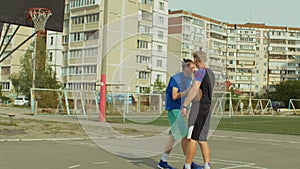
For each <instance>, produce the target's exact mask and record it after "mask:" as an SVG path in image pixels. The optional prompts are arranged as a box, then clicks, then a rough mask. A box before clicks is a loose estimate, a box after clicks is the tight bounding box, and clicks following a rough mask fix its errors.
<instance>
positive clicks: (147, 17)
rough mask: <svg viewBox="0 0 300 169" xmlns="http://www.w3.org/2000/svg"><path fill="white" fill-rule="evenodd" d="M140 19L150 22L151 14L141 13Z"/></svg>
mask: <svg viewBox="0 0 300 169" xmlns="http://www.w3.org/2000/svg"><path fill="white" fill-rule="evenodd" d="M142 18H143V19H145V20H149V21H152V13H150V12H147V11H142Z"/></svg>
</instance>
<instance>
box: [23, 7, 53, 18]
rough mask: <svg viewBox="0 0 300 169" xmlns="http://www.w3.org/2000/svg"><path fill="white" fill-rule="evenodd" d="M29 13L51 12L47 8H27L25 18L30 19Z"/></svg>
mask: <svg viewBox="0 0 300 169" xmlns="http://www.w3.org/2000/svg"><path fill="white" fill-rule="evenodd" d="M30 13H33V14H51V10H50V9H48V8H29V9H28V12H27V20H32V17H31V15H30Z"/></svg>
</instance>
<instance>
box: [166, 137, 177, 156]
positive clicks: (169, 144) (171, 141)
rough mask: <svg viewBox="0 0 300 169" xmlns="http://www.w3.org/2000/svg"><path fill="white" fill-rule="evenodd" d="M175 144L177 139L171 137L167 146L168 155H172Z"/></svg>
mask: <svg viewBox="0 0 300 169" xmlns="http://www.w3.org/2000/svg"><path fill="white" fill-rule="evenodd" d="M174 143H175V139H174V137H173V136H172V135H169V139H168V141H167V144H166V146H165V153H166V154H170V153H171V151H172V149H173V146H174Z"/></svg>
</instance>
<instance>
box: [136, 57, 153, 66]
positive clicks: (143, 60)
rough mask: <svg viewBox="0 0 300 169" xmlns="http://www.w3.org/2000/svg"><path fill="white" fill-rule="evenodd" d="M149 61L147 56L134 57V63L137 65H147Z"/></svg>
mask: <svg viewBox="0 0 300 169" xmlns="http://www.w3.org/2000/svg"><path fill="white" fill-rule="evenodd" d="M149 61H150V57H149V56H141V55H137V56H136V62H137V63H143V64H147V63H149Z"/></svg>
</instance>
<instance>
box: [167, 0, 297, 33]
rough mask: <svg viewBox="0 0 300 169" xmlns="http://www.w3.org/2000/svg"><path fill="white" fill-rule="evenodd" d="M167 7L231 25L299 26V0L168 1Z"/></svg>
mask: <svg viewBox="0 0 300 169" xmlns="http://www.w3.org/2000/svg"><path fill="white" fill-rule="evenodd" d="M169 9H171V10H172V11H173V10H181V9H183V10H186V11H190V12H193V13H197V14H199V15H202V16H206V17H208V18H212V19H215V20H217V21H221V22H227V23H232V24H244V23H248V22H251V23H265V24H266V25H270V26H288V27H300V0H169Z"/></svg>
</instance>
